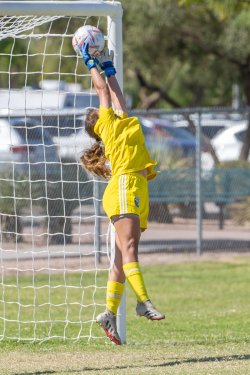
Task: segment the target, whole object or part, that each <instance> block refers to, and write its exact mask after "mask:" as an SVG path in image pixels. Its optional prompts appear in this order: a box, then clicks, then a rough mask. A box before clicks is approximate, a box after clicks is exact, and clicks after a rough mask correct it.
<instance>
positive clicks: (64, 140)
mask: <svg viewBox="0 0 250 375" xmlns="http://www.w3.org/2000/svg"><path fill="white" fill-rule="evenodd" d="M53 141H54V143H55V144H56V145H57V149H58V155H59V158H60V160H61V161H64V160H72V161H79V159H80V156H81V153H82V151H83V150H84V149H86V148H89V147H91V145H92V144H93V143H94V140H93V139H92V138H90V136H89V135H88V134H87V132H86V131H85V129H84V128H81V129H77V130H76V131H75V132H73V133H71V134H70V135H69V136H67V137H65V136H61V137H53Z"/></svg>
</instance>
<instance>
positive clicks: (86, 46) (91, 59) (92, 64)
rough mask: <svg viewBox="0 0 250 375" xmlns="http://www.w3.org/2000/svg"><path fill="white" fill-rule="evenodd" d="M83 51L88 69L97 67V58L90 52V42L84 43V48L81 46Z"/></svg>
mask: <svg viewBox="0 0 250 375" xmlns="http://www.w3.org/2000/svg"><path fill="white" fill-rule="evenodd" d="M80 51H81V53H82V58H83V61H84V63H85V65H86V66H87V68H88V70H90V69H92V68H95V67H96V60H95V58H94V57H93V56H91V55H90V53H89V43H83V46H82V49H81V48H80Z"/></svg>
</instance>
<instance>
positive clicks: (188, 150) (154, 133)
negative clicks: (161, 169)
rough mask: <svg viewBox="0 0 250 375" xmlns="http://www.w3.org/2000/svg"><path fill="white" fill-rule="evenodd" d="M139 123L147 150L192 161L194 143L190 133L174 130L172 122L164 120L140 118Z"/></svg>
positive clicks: (183, 130)
mask: <svg viewBox="0 0 250 375" xmlns="http://www.w3.org/2000/svg"><path fill="white" fill-rule="evenodd" d="M140 121H141V125H142V130H143V132H144V135H145V140H146V144H147V146H148V148H149V150H150V149H151V150H152V149H155V148H156V149H158V150H159V151H163V150H164V151H166V152H169V153H172V152H176V153H178V154H179V155H180V156H182V157H184V158H192V159H194V157H195V145H196V141H195V138H194V136H193V135H192V134H191V133H190V132H188V131H187V130H185V129H179V128H176V127H175V126H174V124H173V123H172V122H170V121H168V120H164V119H158V118H140Z"/></svg>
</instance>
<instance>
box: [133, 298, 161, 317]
mask: <svg viewBox="0 0 250 375" xmlns="http://www.w3.org/2000/svg"><path fill="white" fill-rule="evenodd" d="M136 314H137V315H139V316H145V318H147V319H149V320H161V319H165V315H164V314H162V313H160V312H159V311H158V310H156V308H155V307H154V306H153V304H152V303H151V301H150V300H147V301H145V302H137V306H136Z"/></svg>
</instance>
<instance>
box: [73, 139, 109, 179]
mask: <svg viewBox="0 0 250 375" xmlns="http://www.w3.org/2000/svg"><path fill="white" fill-rule="evenodd" d="M80 160H81V164H82V166H83V167H84V168H86V169H87V170H88V171H89V172H90V173H92V174H94V175H96V176H100V177H103V178H104V179H105V180H109V179H110V177H111V170H110V168H109V167H107V165H106V163H107V159H106V157H105V154H104V146H103V144H102V142H95V143H94V144H93V145H92V146H91V147H90V148H89V149H87V150H85V151H84V152H83V154H82V156H81V157H80Z"/></svg>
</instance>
